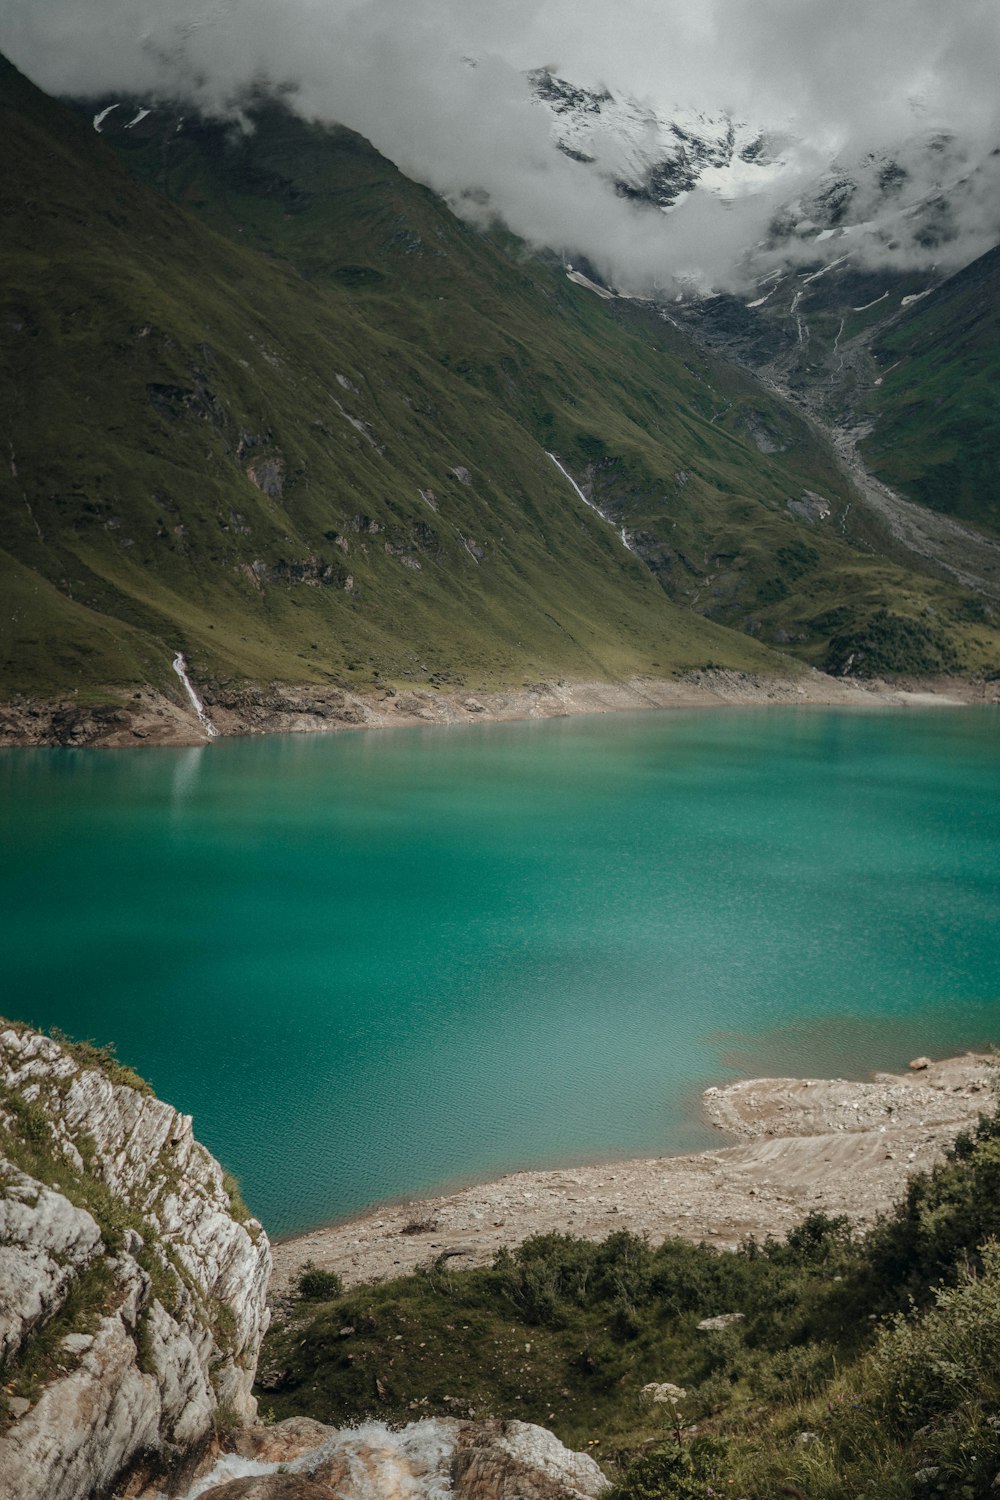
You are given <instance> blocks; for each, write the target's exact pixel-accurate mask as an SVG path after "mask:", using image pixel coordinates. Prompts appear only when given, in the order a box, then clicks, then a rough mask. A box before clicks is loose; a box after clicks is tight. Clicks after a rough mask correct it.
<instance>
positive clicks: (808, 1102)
mask: <svg viewBox="0 0 1000 1500" xmlns="http://www.w3.org/2000/svg"><path fill="white" fill-rule="evenodd" d="M990 1073H991V1064H990V1061H989V1059H988V1058H987V1057H985V1056H984V1055H982V1054H975V1053H967V1054H965V1055H964V1056H962V1057H957V1058H949V1059H946V1060H945V1061H942V1062H936V1063H931V1064H930V1066H929V1067H928V1068H926V1069H925V1070H923V1071H921V1072H915V1073H906V1074H902V1075H897V1074H892V1073H877V1074H875V1075H874V1077H873V1079H872V1080H871V1081H870V1082H867V1083H851V1082H846V1081H844V1080H841V1079H833V1080H830V1079H788V1078H785V1079H749V1080H744V1081H741V1082H738V1083H734V1084H730V1085H728V1086H726V1087H725V1088H721V1089H709V1090H708V1091H707V1092H706V1094H705V1095H704V1096H703V1098H704V1106H705V1111H706V1113H707V1115H708V1117H709V1118H710V1119H711V1120H712V1122H713V1123H714V1124H716V1125H718V1126H719V1127H720V1130H723V1131H725V1132H726V1133H727V1134H728V1135H729V1137H730V1138H732V1137H733V1136H735V1137H737V1139H738V1141H739V1143H738V1144H736V1145H724V1144H721V1143H720V1147H719V1149H717V1150H709V1151H702V1152H699V1153H697V1154H696V1155H690V1156H674V1157H658V1158H653V1159H647V1160H639V1161H623V1162H612V1163H607V1164H604V1165H601V1166H595V1167H572V1168H565V1169H558V1170H553V1171H544V1172H519V1173H515V1174H513V1175H510V1176H507V1177H502V1178H500V1179H499V1180H497V1181H495V1182H490V1183H485V1184H483V1185H480V1186H476V1187H470V1188H464V1189H462V1190H460V1191H458V1192H455V1193H451V1194H448V1195H446V1196H442V1197H436V1198H427V1199H422V1200H415V1201H412V1202H405V1203H394V1204H387V1205H383V1206H382V1207H380V1208H377V1209H375V1210H373V1211H372V1212H370V1213H368V1214H365V1215H364V1216H362V1217H360V1218H357V1219H354V1220H351V1221H348V1222H347V1223H342V1224H334V1225H330V1226H329V1227H326V1228H321V1229H316V1230H312V1231H310V1232H309V1233H307V1234H304V1235H299V1236H296V1237H295V1238H292V1239H288V1240H284V1241H280V1242H278V1243H277V1244H275V1245H274V1247H273V1248H274V1276H273V1279H272V1283H271V1291H272V1295H274V1296H277V1297H281V1296H282V1295H283V1294H284V1293H286V1292H287V1291H288V1290H289V1289H290V1288H291V1286H292V1285H293V1284H294V1281H295V1278H296V1277H297V1276H298V1274H299V1272H300V1271H301V1270H302V1268H303V1266H304V1265H306V1264H307V1263H312V1264H314V1265H316V1266H319V1267H320V1268H322V1269H323V1270H330V1271H336V1272H337V1274H338V1275H339V1276H341V1278H342V1279H343V1281H344V1284H345V1286H348V1287H349V1286H354V1285H357V1284H359V1283H361V1282H367V1281H382V1280H386V1279H389V1278H392V1277H394V1276H402V1275H405V1274H407V1273H409V1272H412V1271H414V1270H416V1268H417V1267H418V1266H421V1265H426V1264H427V1263H428V1262H430V1261H432V1260H433V1259H435V1257H437V1256H439V1255H447V1256H449V1257H452V1256H453V1257H455V1258H456V1263H457V1264H460V1265H463V1266H474V1265H483V1264H486V1263H488V1262H489V1261H490V1260H491V1259H492V1257H493V1256H494V1254H495V1253H496V1251H497V1250H498V1249H500V1247H501V1246H503V1245H508V1246H511V1245H516V1244H519V1243H520V1242H521V1241H522V1240H524V1239H527V1238H528V1237H529V1236H531V1235H534V1234H543V1233H550V1232H556V1233H565V1234H574V1235H579V1236H581V1237H583V1238H586V1239H603V1238H604V1237H605V1236H607V1235H608V1234H610V1233H611V1232H612V1231H613V1230H616V1229H628V1230H631V1231H632V1232H633V1233H636V1234H646V1235H648V1236H649V1238H650V1239H651V1240H652V1241H653V1242H654V1243H658V1242H659V1241H661V1240H664V1239H667V1238H670V1237H675V1236H676V1237H679V1238H682V1239H690V1240H695V1241H699V1240H704V1241H706V1242H707V1243H710V1244H714V1245H717V1246H720V1247H723V1246H734V1245H736V1244H738V1243H739V1241H740V1240H742V1239H746V1238H748V1237H749V1236H751V1235H752V1236H754V1237H756V1238H758V1239H761V1238H764V1237H766V1236H767V1235H776V1236H781V1235H783V1234H786V1233H787V1232H788V1231H789V1230H790V1229H792V1228H793V1227H794V1226H795V1225H796V1224H797V1223H799V1222H800V1221H801V1220H802V1219H803V1218H804V1217H805V1215H806V1214H807V1213H809V1212H810V1211H813V1210H817V1211H821V1212H823V1213H827V1214H846V1215H847V1216H848V1217H849V1218H850V1219H851V1220H852V1221H853V1222H854V1223H856V1224H859V1225H863V1224H868V1223H871V1222H872V1221H873V1220H874V1219H875V1218H876V1216H877V1215H878V1214H879V1213H882V1212H884V1211H885V1210H886V1209H888V1208H889V1207H890V1206H891V1204H892V1203H893V1202H894V1201H895V1200H896V1199H897V1198H898V1197H899V1196H900V1194H901V1192H902V1190H903V1188H904V1186H905V1184H906V1179H907V1178H908V1176H909V1175H910V1174H911V1173H912V1172H916V1171H920V1170H923V1169H925V1168H927V1167H929V1166H931V1165H933V1163H934V1162H935V1161H937V1160H939V1159H940V1157H941V1155H942V1154H943V1152H944V1150H945V1148H946V1147H947V1146H948V1145H949V1144H950V1143H951V1141H952V1140H954V1138H955V1136H956V1135H957V1134H958V1132H959V1131H960V1130H962V1129H963V1128H965V1127H967V1126H969V1125H971V1124H974V1123H975V1121H976V1119H977V1118H978V1116H979V1114H980V1113H981V1112H984V1111H988V1110H989V1109H990V1108H991V1107H992V1102H993V1095H992V1092H991V1085H990Z"/></svg>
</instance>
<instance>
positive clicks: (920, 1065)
mask: <svg viewBox="0 0 1000 1500" xmlns="http://www.w3.org/2000/svg"><path fill="white" fill-rule="evenodd" d="M930 1065H931V1060H930V1058H929V1057H915V1058H913V1060H912V1061H911V1063H910V1067H911V1068H912V1069H913V1071H914V1073H923V1072H925V1071H926V1069H927V1068H929V1067H930Z"/></svg>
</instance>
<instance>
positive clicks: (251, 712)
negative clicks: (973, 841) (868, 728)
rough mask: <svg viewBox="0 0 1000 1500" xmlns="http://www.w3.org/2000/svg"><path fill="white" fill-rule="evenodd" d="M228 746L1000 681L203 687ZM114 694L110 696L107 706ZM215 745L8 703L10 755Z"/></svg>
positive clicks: (942, 691) (870, 705)
mask: <svg viewBox="0 0 1000 1500" xmlns="http://www.w3.org/2000/svg"><path fill="white" fill-rule="evenodd" d="M200 688H201V691H202V694H203V698H204V702H205V707H206V709H207V711H208V713H209V714H210V715H211V719H212V722H213V724H214V725H215V726H216V728H217V730H218V739H216V740H215V743H218V741H219V739H226V738H229V737H232V736H242V735H260V734H318V733H332V732H337V731H340V730H347V729H387V728H392V727H394V726H395V727H401V728H405V727H410V728H413V727H417V726H419V725H432V724H439V725H448V724H473V723H503V722H507V721H513V720H523V719H550V718H564V717H567V716H569V715H575V714H607V713H629V712H632V713H634V712H638V711H641V710H644V709H667V708H710V707H734V706H739V705H750V706H757V707H760V706H767V705H775V706H781V705H786V706H790V705H793V704H795V705H813V706H829V707H842V708H859V709H885V708H907V707H909V708H931V707H945V708H958V707H962V706H964V705H966V704H983V703H997V702H1000V682H993V683H984V682H973V681H971V680H966V679H959V678H942V679H937V680H934V681H924V680H917V679H913V680H906V681H897V682H894V683H889V682H883V681H881V680H879V679H875V680H873V681H865V682H858V681H855V680H853V679H843V678H836V677H828V676H826V675H825V674H824V673H822V672H817V671H814V670H813V669H811V668H803V669H802V671H801V672H795V673H790V674H789V675H788V676H776V677H771V676H763V675H760V674H757V673H753V672H740V671H735V670H728V669H712V670H698V671H692V672H689V673H687V674H685V675H684V676H683V677H677V678H650V677H634V678H631V679H629V680H628V681H623V682H599V681H594V682H580V681H567V680H560V681H558V682H537V683H532V684H527V685H525V686H523V687H521V688H505V689H498V690H496V691H492V692H481V693H472V692H468V691H466V690H465V689H460V688H454V687H442V688H435V689H431V688H424V687H420V686H413V687H390V686H382V687H373V688H371V689H370V690H368V691H365V692H351V691H348V690H346V689H340V688H334V687H322V686H317V685H315V684H313V685H308V686H299V687H294V686H287V685H284V684H281V683H271V684H269V685H268V686H266V687H250V686H245V685H244V686H241V687H238V688H230V689H224V688H222V687H221V686H218V685H214V684H203V685H200ZM114 697H115V694H114V693H112V692H111V691H110V690H109V698H112V699H113V698H114ZM206 743H211V739H210V737H209V736H208V734H207V733H206V730H205V728H204V727H203V725H202V724H200V723H199V721H198V718H197V716H196V715H195V713H194V711H193V709H192V707H191V705H190V703H188V701H187V700H186V699H184V700H183V701H180V700H178V701H174V699H173V698H167V697H165V696H164V695H163V694H161V693H158V692H155V691H154V690H152V689H145V690H143V691H141V692H135V693H133V694H131V696H128V695H126V697H125V699H124V700H123V701H121V702H120V703H117V704H115V703H109V704H106V705H104V706H101V705H96V704H90V705H87V704H81V703H80V702H79V701H78V700H77V699H76V698H75V697H74V696H73V695H67V696H65V697H63V698H61V699H59V700H58V701H53V700H43V699H34V698H28V697H23V698H18V699H16V700H14V701H11V702H8V703H2V704H0V749H2V748H13V747H18V746H44V745H71V746H95V747H101V748H106V749H123V748H127V747H132V748H134V747H136V746H140V745H168V746H185V745H204V744H206Z"/></svg>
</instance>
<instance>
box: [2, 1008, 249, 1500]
mask: <svg viewBox="0 0 1000 1500" xmlns="http://www.w3.org/2000/svg"><path fill="white" fill-rule="evenodd" d="M270 1271H271V1251H270V1246H269V1244H268V1241H267V1237H266V1235H265V1234H264V1231H263V1229H262V1228H261V1225H260V1224H259V1223H258V1222H257V1220H256V1219H253V1218H251V1217H250V1215H249V1214H248V1212H247V1210H246V1209H245V1207H244V1206H243V1204H242V1203H241V1202H240V1199H239V1194H238V1191H237V1190H236V1186H235V1184H234V1183H233V1182H232V1181H231V1180H230V1179H228V1178H227V1177H226V1176H225V1174H224V1173H223V1171H222V1168H221V1167H220V1166H219V1163H218V1162H217V1161H216V1160H215V1159H214V1158H213V1157H212V1156H211V1155H210V1154H209V1153H208V1151H206V1149H205V1148H204V1147H203V1146H202V1145H200V1144H199V1143H198V1142H197V1141H196V1140H195V1139H194V1136H193V1134H192V1128H191V1119H190V1117H189V1116H187V1115H181V1114H178V1113H177V1111H176V1110H174V1109H172V1108H171V1107H170V1105H168V1104H165V1103H163V1102H162V1101H161V1100H159V1099H156V1098H155V1097H153V1095H152V1094H151V1093H150V1091H149V1090H148V1088H147V1087H146V1086H145V1085H144V1084H143V1083H142V1081H141V1080H140V1079H139V1078H137V1077H136V1076H135V1075H134V1074H131V1073H130V1072H129V1070H128V1069H125V1068H123V1067H121V1066H120V1065H119V1064H118V1063H117V1062H115V1060H114V1059H113V1058H111V1057H110V1056H108V1055H106V1054H103V1053H102V1052H100V1051H99V1050H98V1049H96V1048H93V1047H88V1046H73V1045H71V1044H68V1043H62V1042H57V1041H54V1040H52V1039H51V1038H49V1037H46V1036H42V1035H40V1034H38V1033H37V1032H34V1031H31V1030H29V1029H28V1028H26V1027H23V1026H20V1025H17V1024H14V1023H7V1022H0V1500H80V1497H82V1496H91V1495H93V1496H103V1495H107V1494H111V1493H118V1494H122V1493H132V1494H135V1493H137V1492H138V1490H139V1489H141V1488H143V1487H144V1486H145V1485H146V1484H148V1483H149V1482H150V1481H152V1480H160V1479H163V1480H169V1478H170V1477H171V1476H173V1478H174V1479H175V1480H176V1479H180V1478H182V1477H183V1474H184V1473H185V1472H186V1471H190V1470H191V1469H192V1468H193V1466H194V1465H195V1464H196V1463H197V1462H198V1461H199V1460H201V1459H203V1458H204V1457H205V1456H206V1455H207V1454H208V1453H209V1452H210V1451H211V1450H212V1448H213V1447H214V1446H216V1444H217V1439H218V1436H219V1434H221V1433H225V1432H227V1431H229V1432H232V1431H233V1430H234V1429H239V1428H241V1427H244V1426H246V1425H248V1424H249V1423H251V1422H252V1421H253V1419H254V1416H255V1415H256V1403H255V1401H254V1398H253V1396H252V1394H251V1391H252V1386H253V1379H254V1372H255V1369H256V1365H257V1356H258V1353H259V1350H260V1344H261V1339H262V1338H263V1335H264V1332H265V1330H266V1327H267V1323H268V1317H269V1314H268V1311H267V1306H266V1301H265V1296H266V1291H267V1283H268V1278H269V1276H270Z"/></svg>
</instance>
